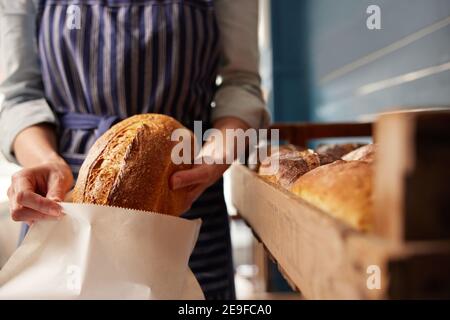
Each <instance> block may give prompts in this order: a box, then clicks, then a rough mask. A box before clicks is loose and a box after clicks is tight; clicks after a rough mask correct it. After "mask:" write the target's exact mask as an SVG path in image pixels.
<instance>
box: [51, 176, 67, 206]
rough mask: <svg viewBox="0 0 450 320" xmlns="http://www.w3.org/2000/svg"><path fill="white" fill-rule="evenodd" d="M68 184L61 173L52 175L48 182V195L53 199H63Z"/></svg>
mask: <svg viewBox="0 0 450 320" xmlns="http://www.w3.org/2000/svg"><path fill="white" fill-rule="evenodd" d="M66 190H67V186H66V183H65V179H64V178H63V177H62V176H61V175H59V174H52V175H50V177H49V179H48V183H47V195H46V197H47V198H48V199H50V200H53V201H63V199H64V197H65V195H66Z"/></svg>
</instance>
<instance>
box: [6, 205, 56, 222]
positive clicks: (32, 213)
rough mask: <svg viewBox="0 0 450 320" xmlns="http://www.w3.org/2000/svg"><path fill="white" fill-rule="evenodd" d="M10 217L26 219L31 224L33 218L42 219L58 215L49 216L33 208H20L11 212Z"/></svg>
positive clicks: (20, 219)
mask: <svg viewBox="0 0 450 320" xmlns="http://www.w3.org/2000/svg"><path fill="white" fill-rule="evenodd" d="M11 217H12V219H13V220H14V221H26V222H27V223H28V225H31V224H32V222H33V221H34V220H42V219H58V218H59V217H53V216H49V215H46V214H43V213H40V212H38V211H36V210H33V209H28V208H21V209H17V210H14V211H13V212H12V213H11Z"/></svg>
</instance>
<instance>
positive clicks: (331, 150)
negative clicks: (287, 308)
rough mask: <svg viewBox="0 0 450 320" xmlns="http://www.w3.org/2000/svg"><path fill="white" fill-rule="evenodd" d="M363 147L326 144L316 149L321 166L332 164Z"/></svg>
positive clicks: (359, 145)
mask: <svg viewBox="0 0 450 320" xmlns="http://www.w3.org/2000/svg"><path fill="white" fill-rule="evenodd" d="M361 146H363V144H360V143H343V144H324V145H320V146H318V147H317V148H316V150H315V151H316V152H317V153H318V154H319V157H320V163H321V165H324V164H328V163H332V162H334V161H336V160H339V159H341V158H342V156H343V155H345V154H347V153H349V152H351V151H353V150H355V149H357V148H360V147H361Z"/></svg>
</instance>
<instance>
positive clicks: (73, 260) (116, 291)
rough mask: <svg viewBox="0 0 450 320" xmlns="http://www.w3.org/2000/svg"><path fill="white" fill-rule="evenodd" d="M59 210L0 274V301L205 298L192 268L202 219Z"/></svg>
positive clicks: (77, 207) (81, 207)
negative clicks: (57, 214) (190, 266)
mask: <svg viewBox="0 0 450 320" xmlns="http://www.w3.org/2000/svg"><path fill="white" fill-rule="evenodd" d="M61 205H62V207H63V212H64V213H65V215H64V216H63V217H62V218H61V219H60V220H58V221H49V220H47V221H39V222H36V223H35V224H34V225H33V226H32V227H31V228H30V230H29V232H28V234H27V236H26V238H25V240H24V241H23V243H22V245H21V246H20V247H19V248H18V249H17V250H16V251H15V252H14V254H13V255H12V257H11V258H10V259H9V261H8V262H7V263H6V265H5V266H4V267H3V268H2V269H1V270H0V299H203V293H202V291H201V289H200V286H199V284H198V282H197V280H196V279H195V277H194V275H193V273H192V272H191V270H190V269H189V267H188V261H189V256H190V255H191V253H192V250H193V248H194V245H195V243H196V241H197V237H198V233H199V229H200V224H201V221H200V219H198V220H186V219H182V218H177V217H172V216H167V215H161V214H156V213H149V212H143V211H137V210H129V209H122V208H115V207H106V206H98V205H89V204H73V203H62V204H61Z"/></svg>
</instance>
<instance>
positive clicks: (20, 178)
mask: <svg viewBox="0 0 450 320" xmlns="http://www.w3.org/2000/svg"><path fill="white" fill-rule="evenodd" d="M72 183H73V176H72V172H71V170H70V167H69V166H68V165H67V164H66V163H65V162H64V161H55V162H49V163H46V164H42V165H38V166H35V167H31V168H26V169H23V170H21V171H19V172H17V173H16V174H14V175H13V177H12V181H11V186H10V187H9V189H8V197H9V207H10V212H11V217H12V219H13V220H15V221H25V222H28V223H32V222H33V221H34V220H38V219H49V218H57V217H60V216H61V214H62V212H61V207H60V206H59V204H58V203H57V202H56V201H62V200H63V199H64V196H65V195H66V192H67V191H68V190H69V189H70V187H71V186H72Z"/></svg>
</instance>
